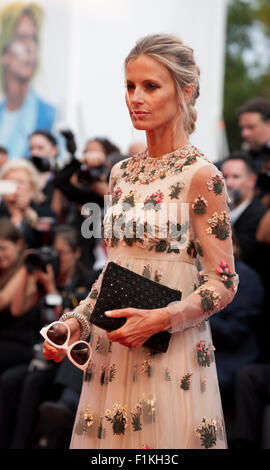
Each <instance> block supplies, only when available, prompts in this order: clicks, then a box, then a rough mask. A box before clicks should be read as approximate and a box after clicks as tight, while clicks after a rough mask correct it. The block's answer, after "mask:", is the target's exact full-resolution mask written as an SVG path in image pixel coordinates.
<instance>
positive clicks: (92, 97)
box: [0, 0, 270, 161]
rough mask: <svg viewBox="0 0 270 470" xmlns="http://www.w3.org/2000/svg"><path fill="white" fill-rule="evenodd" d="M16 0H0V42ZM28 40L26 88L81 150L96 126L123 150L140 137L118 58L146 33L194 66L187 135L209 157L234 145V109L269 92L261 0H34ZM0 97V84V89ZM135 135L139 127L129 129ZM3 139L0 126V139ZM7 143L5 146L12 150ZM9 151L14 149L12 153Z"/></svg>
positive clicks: (265, 7)
mask: <svg viewBox="0 0 270 470" xmlns="http://www.w3.org/2000/svg"><path fill="white" fill-rule="evenodd" d="M19 3H24V4H25V5H26V6H27V5H28V4H29V2H16V1H11V0H1V2H0V6H1V10H0V15H1V16H0V19H1V18H2V20H5V15H6V17H7V18H6V20H5V21H4V23H5V24H6V25H7V23H8V24H9V26H3V21H1V25H2V26H0V27H1V30H0V35H1V40H0V47H1V51H2V53H3V48H4V45H5V42H7V41H8V37H9V36H10V34H11V31H10V30H11V29H12V21H10V22H9V19H10V18H12V15H13V17H14V16H16V9H18V8H19ZM31 4H32V5H34V6H36V15H37V17H38V47H37V51H36V58H35V59H33V60H35V61H36V65H35V67H34V68H33V70H32V73H31V80H29V81H30V84H29V85H30V86H31V87H32V88H33V89H34V90H35V92H36V93H37V95H38V96H40V97H41V98H42V99H44V101H45V102H48V103H50V104H51V105H52V106H53V107H55V111H56V114H55V118H54V122H53V128H54V130H55V129H57V125H59V126H60V127H61V126H63V125H64V126H65V127H68V128H71V129H73V131H74V132H75V134H76V136H77V138H78V139H77V140H78V146H79V147H80V148H81V146H82V145H84V142H85V140H86V139H87V137H88V136H89V135H100V134H104V135H106V136H107V137H108V138H110V139H112V140H113V141H115V142H117V143H118V145H119V146H120V148H121V151H122V152H124V153H125V152H127V149H128V146H129V144H130V142H131V141H133V140H135V139H144V136H143V135H140V133H139V132H137V131H134V130H133V129H132V126H131V123H130V121H129V117H128V114H127V111H126V109H125V104H124V91H125V90H124V71H123V62H124V58H125V57H126V55H127V53H128V51H129V50H130V48H131V47H132V45H133V44H134V42H135V41H136V40H137V39H138V38H139V37H141V36H143V35H145V34H149V33H155V32H170V33H174V34H177V35H178V36H179V37H181V38H182V39H183V41H184V42H186V43H187V44H189V45H190V46H192V47H193V48H194V50H195V57H196V60H197V62H198V65H199V66H200V68H201V96H200V98H199V100H198V101H197V109H198V123H197V129H196V132H195V134H194V135H193V136H192V142H193V143H194V144H195V145H198V146H199V147H200V148H201V149H202V151H204V152H205V153H206V154H207V155H208V156H209V158H211V159H212V160H214V161H215V160H219V159H221V158H222V157H223V156H224V154H226V153H228V150H232V149H233V148H238V147H239V144H240V140H241V138H240V134H239V132H238V128H237V125H236V120H237V118H236V113H235V110H236V108H237V107H238V106H239V105H241V104H242V103H243V102H245V101H246V100H247V99H248V98H250V97H254V96H257V95H260V96H267V95H268V96H269V50H270V48H269V21H270V20H269V2H267V1H265V0H248V1H246V0H232V1H229V0H215V1H213V0H204V1H203V2H202V1H200V0H190V1H189V2H187V1H185V0H168V1H167V2H166V8H165V7H164V2H163V1H162V0H148V1H147V2H145V1H144V0H136V1H134V0H114V1H113V2H109V1H107V0H90V1H89V0H37V1H36V2H31ZM1 89H2V90H1V91H2V95H3V98H4V95H5V93H4V90H3V84H2V87H1ZM137 133H138V134H139V135H137ZM4 144H6V139H5V136H3V132H2V133H1V129H0V145H4ZM14 151H15V150H14ZM16 156H20V155H18V152H17V155H16Z"/></svg>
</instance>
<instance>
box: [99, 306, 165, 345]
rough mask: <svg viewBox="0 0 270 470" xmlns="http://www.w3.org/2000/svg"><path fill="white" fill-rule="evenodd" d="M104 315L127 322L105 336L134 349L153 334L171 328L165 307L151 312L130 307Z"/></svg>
mask: <svg viewBox="0 0 270 470" xmlns="http://www.w3.org/2000/svg"><path fill="white" fill-rule="evenodd" d="M105 315H106V316H108V317H111V318H121V317H126V319H127V321H126V323H125V324H124V325H123V326H122V327H121V328H118V329H117V330H114V331H111V332H109V333H108V334H107V335H108V339H109V340H110V341H116V342H117V343H120V344H122V345H123V346H128V347H132V348H135V349H137V348H139V347H140V346H142V345H143V344H144V343H145V341H146V340H147V339H148V338H150V336H152V335H153V334H155V333H158V332H159V331H165V330H168V329H169V328H170V327H171V322H170V313H169V311H168V309H167V307H164V308H158V309H153V310H144V309H137V308H131V307H130V308H123V309H119V310H112V311H111V312H105Z"/></svg>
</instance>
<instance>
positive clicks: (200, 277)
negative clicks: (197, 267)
mask: <svg viewBox="0 0 270 470" xmlns="http://www.w3.org/2000/svg"><path fill="white" fill-rule="evenodd" d="M197 278H198V282H199V286H202V285H203V284H204V283H205V282H207V281H208V275H207V274H206V273H205V272H204V271H199V272H198V273H197Z"/></svg>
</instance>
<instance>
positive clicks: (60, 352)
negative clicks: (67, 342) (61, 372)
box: [43, 341, 66, 362]
mask: <svg viewBox="0 0 270 470" xmlns="http://www.w3.org/2000/svg"><path fill="white" fill-rule="evenodd" d="M43 354H44V357H45V359H47V360H49V361H50V360H52V361H54V362H61V361H62V360H63V359H64V358H65V356H66V351H65V349H59V348H54V347H53V346H52V345H51V344H50V343H48V341H44V344H43Z"/></svg>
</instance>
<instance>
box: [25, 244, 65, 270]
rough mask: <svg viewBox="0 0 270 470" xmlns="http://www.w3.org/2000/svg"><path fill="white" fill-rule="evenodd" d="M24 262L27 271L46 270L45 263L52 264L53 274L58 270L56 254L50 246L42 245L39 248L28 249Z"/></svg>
mask: <svg viewBox="0 0 270 470" xmlns="http://www.w3.org/2000/svg"><path fill="white" fill-rule="evenodd" d="M24 262H25V266H26V268H27V270H28V272H29V273H32V272H33V271H35V270H41V271H44V272H46V266H47V264H50V265H51V266H52V268H53V271H54V275H57V273H58V270H59V258H58V254H57V252H56V251H55V250H54V249H53V248H51V247H50V246H42V247H41V248H37V249H34V250H28V252H27V255H26V257H25V260H24Z"/></svg>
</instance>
